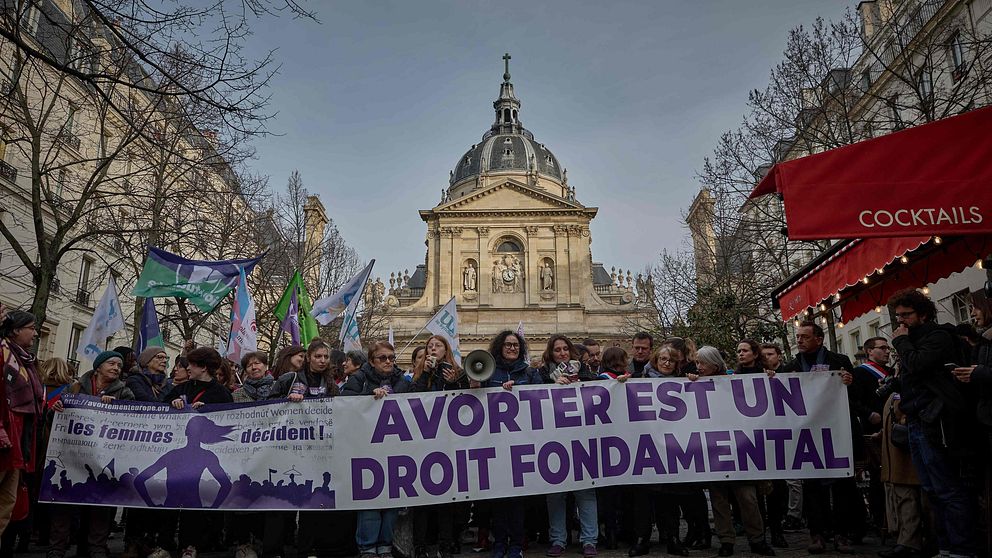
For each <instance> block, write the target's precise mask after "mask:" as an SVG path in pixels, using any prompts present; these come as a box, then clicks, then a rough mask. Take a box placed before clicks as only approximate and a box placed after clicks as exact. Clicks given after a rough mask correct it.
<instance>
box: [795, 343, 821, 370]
mask: <svg viewBox="0 0 992 558" xmlns="http://www.w3.org/2000/svg"><path fill="white" fill-rule="evenodd" d="M826 363H827V348H826V347H820V350H818V351H816V362H809V355H807V354H806V353H799V364H800V365H801V366H802V369H803V372H809V371H810V370H811V369H812V368H813V366H814V365H816V364H826Z"/></svg>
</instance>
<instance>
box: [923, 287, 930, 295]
mask: <svg viewBox="0 0 992 558" xmlns="http://www.w3.org/2000/svg"><path fill="white" fill-rule="evenodd" d="M923 294H925V295H928V294H930V287H923Z"/></svg>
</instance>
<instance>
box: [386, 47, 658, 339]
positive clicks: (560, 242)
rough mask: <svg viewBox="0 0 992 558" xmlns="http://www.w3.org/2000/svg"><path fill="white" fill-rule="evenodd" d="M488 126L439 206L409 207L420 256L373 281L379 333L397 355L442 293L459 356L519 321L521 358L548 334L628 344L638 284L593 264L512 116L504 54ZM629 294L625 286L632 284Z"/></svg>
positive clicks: (557, 186) (575, 218) (570, 205)
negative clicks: (421, 231) (382, 326)
mask: <svg viewBox="0 0 992 558" xmlns="http://www.w3.org/2000/svg"><path fill="white" fill-rule="evenodd" d="M503 58H504V63H505V71H504V73H503V83H502V84H501V85H500V90H499V98H497V99H496V101H495V102H493V108H494V110H495V122H493V125H492V127H491V128H490V129H489V130H487V131H486V133H485V134H483V136H482V140H481V141H480V142H479V143H476V144H474V145H472V146H471V147H470V148H469V149H468V151H466V152H465V154H464V155H462V156H461V158H459V159H458V163H457V165H456V167H455V168H454V169H453V170H452V171H451V172H450V175H449V180H448V187H447V188H446V189H444V190H443V191H442V196H441V202H440V203H439V204H438V205H437V206H435V207H433V208H432V209H425V210H421V211H420V217H421V219H423V220H424V222H425V223H427V240H426V245H427V255H426V258H425V260H424V263H423V264H420V265H418V266H417V267H416V269H415V271H414V273H413V274H412V275H410V274H409V272H408V271H406V272H400V273H395V272H394V273H393V274H391V276H390V279H389V287H388V288H387V287H385V285H384V284H382V286H381V287H380V290H382V291H386V292H385V293H384V294H385V301H386V304H387V306H388V307H389V308H390V310H389V312H388V313H387V314H388V320H389V325H391V326H392V327H393V330H394V333H395V336H396V339H397V342H398V343H399V344H400V346H401V347H402V346H403V345H405V342H406V341H408V340H409V339H410V337H411V336H412V335H414V334H416V333H417V332H418V331H419V330H420V329H421V328H422V327H423V325H424V323H426V321H427V320H428V319H429V318H430V317H431V316H433V314H434V313H435V312H436V311H437V310H438V309H439V308H440V307H441V306H443V305H444V304H445V303H446V302H448V300H450V299H451V297H452V296H454V297H455V299H456V302H457V305H458V321H459V328H458V329H459V336H460V341H461V350H462V353H463V354H465V353H467V351H468V350H471V349H475V348H482V347H485V346H487V345H488V342H489V340H490V339H491V338H492V337H493V336H494V335H495V334H496V333H498V332H499V331H501V330H503V329H507V328H509V329H515V328H516V327H517V324H518V322H520V321H523V323H524V330H525V335H526V336H527V338H528V340H529V341H530V342H531V344H532V349H531V352H532V356H534V355H536V354H539V353H540V350H539V349H538V347H539V346H540V345H541V344H542V343H543V342H546V341H547V339H548V337H549V336H550V335H552V334H555V333H563V334H565V335H568V336H570V337H571V338H572V339H575V340H577V341H581V340H582V338H585V337H593V338H596V339H598V340H600V341H601V342H603V343H604V344H605V343H607V342H610V341H612V340H621V339H622V340H624V341H628V340H629V339H628V338H629V335H628V333H629V330H630V327H631V324H632V323H634V322H635V321H637V319H638V317H639V316H641V315H642V314H641V313H642V312H644V305H643V304H639V301H638V291H641V295H642V299H643V300H644V301H648V300H650V299H651V297H650V296H649V295H648V293H647V291H648V290H649V288H650V284H648V283H644V281H642V280H641V279H640V278H638V279H637V280H636V281H635V279H634V278H633V276H632V274H631V273H630V271H627V272H626V275H625V274H624V272H623V271H622V270H620V271H619V272H617V270H615V269H611V271H610V272H608V271H607V270H606V269H605V268H604V267H603V265H602V264H601V263H596V262H593V259H592V254H591V251H590V248H589V243H590V235H591V232H590V229H589V223H590V221H592V219H593V218H594V217H595V216H596V213H597V212H598V211H599V209H598V208H596V207H587V206H585V205H582V203H580V202H579V201H578V200H577V199H576V195H575V188H574V187H572V186H569V184H568V172H567V171H566V169H565V168H563V167H562V165H561V163H560V162H559V160H558V157H556V156H555V155H554V153H552V152H551V150H550V149H549V148H548V147H547V146H546V145H544V144H543V143H540V142H538V141H537V140H536V139H534V134H532V133H531V132H530V131H528V130H527V129H526V128H524V127H523V124H522V123H521V120H520V106H521V103H520V100H519V99H518V98H517V97H516V95H515V94H514V91H513V84H512V83H511V82H510V72H509V59H510V57H509V55H505V56H504V57H503ZM635 287H636V288H635Z"/></svg>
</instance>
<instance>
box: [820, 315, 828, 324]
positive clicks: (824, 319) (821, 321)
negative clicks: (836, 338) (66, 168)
mask: <svg viewBox="0 0 992 558" xmlns="http://www.w3.org/2000/svg"><path fill="white" fill-rule="evenodd" d="M820 323H821V324H823V325H827V317H826V316H820Z"/></svg>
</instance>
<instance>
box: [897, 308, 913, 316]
mask: <svg viewBox="0 0 992 558" xmlns="http://www.w3.org/2000/svg"><path fill="white" fill-rule="evenodd" d="M915 313H916V310H910V311H909V312H896V317H897V318H908V317H910V316H912V315H913V314H915Z"/></svg>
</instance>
